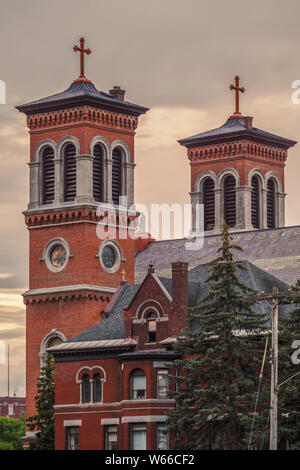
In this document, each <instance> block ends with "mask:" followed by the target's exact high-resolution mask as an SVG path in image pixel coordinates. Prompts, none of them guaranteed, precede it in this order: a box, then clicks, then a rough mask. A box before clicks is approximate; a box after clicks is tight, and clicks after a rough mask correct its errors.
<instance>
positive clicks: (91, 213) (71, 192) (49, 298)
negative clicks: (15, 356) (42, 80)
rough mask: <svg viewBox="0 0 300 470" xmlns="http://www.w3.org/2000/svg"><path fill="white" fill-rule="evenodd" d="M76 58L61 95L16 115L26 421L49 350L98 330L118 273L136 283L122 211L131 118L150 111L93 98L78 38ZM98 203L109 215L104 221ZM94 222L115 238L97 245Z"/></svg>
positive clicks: (130, 187) (103, 96) (117, 96)
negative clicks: (25, 171)
mask: <svg viewBox="0 0 300 470" xmlns="http://www.w3.org/2000/svg"><path fill="white" fill-rule="evenodd" d="M74 51H79V52H80V69H81V70H80V72H81V73H80V76H79V78H78V79H76V80H74V82H73V83H72V84H71V85H70V87H69V88H68V89H67V90H65V91H64V92H62V93H58V94H56V95H53V96H49V97H47V98H43V99H40V100H37V101H33V102H31V103H27V104H24V105H21V106H17V109H18V110H19V111H21V112H23V113H24V114H26V116H27V125H28V128H29V134H30V163H29V169H30V201H29V204H28V209H27V210H26V211H25V212H24V214H25V221H26V225H27V228H28V230H29V243H30V257H29V290H28V291H27V292H25V293H24V302H25V304H26V412H27V416H30V415H32V414H33V413H34V396H35V394H36V380H37V377H38V375H39V372H40V367H41V365H42V364H43V360H44V358H45V354H46V348H48V347H50V346H52V345H54V344H57V343H59V342H61V341H63V340H65V339H68V338H71V337H72V336H75V335H76V334H78V333H79V332H81V331H83V330H85V329H86V328H89V327H90V326H92V325H94V324H96V323H97V322H99V321H100V320H101V318H100V314H101V312H102V311H103V310H104V309H105V307H106V305H107V304H108V302H109V300H110V299H111V297H112V295H113V294H114V292H115V291H116V288H117V287H118V285H119V284H120V281H121V279H122V278H124V275H125V271H126V273H127V280H128V282H131V283H133V282H134V249H135V242H134V239H133V238H132V237H130V234H129V232H130V231H131V233H132V231H133V232H134V230H135V229H134V222H133V221H135V219H136V217H137V214H136V212H135V211H134V210H133V209H131V210H130V211H129V212H128V211H127V208H128V207H130V206H131V207H132V204H133V202H134V167H135V164H134V136H135V132H136V128H137V125H138V117H139V116H140V115H141V114H143V113H145V112H146V111H147V110H148V109H147V108H145V107H142V106H138V105H136V104H133V103H130V102H128V101H125V100H124V95H125V91H124V90H122V89H121V88H120V87H119V86H115V87H113V88H112V89H111V90H110V92H109V93H104V92H101V91H99V90H97V89H96V87H95V86H94V85H93V83H91V81H90V80H88V79H87V78H86V77H85V75H84V54H87V55H89V54H90V53H91V51H90V49H85V48H84V38H81V39H80V47H78V46H74ZM124 196H126V197H127V200H126V199H125V200H124ZM120 197H121V198H122V197H123V199H122V200H121V202H122V204H121V205H120V200H119V198H120ZM100 203H101V204H104V209H105V207H107V210H106V211H105V210H104V212H103V211H102V212H101V213H99V212H97V207H98V206H99V204H100ZM124 204H125V205H126V206H124ZM112 207H114V208H115V211H116V213H115V215H113V212H112V210H111V208H112ZM101 214H102V215H101ZM101 221H102V222H101ZM99 222H100V223H101V224H102V228H103V230H104V231H108V230H109V229H114V230H115V234H116V236H115V237H114V239H112V237H110V238H108V239H104V240H103V239H100V238H99V233H98V231H97V227H99V225H98V223H99ZM109 233H110V232H109Z"/></svg>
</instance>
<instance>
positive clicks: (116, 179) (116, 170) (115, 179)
mask: <svg viewBox="0 0 300 470" xmlns="http://www.w3.org/2000/svg"><path fill="white" fill-rule="evenodd" d="M112 159H113V164H112V200H113V203H114V204H119V196H121V191H122V154H121V151H120V149H118V148H116V149H114V150H113V154H112Z"/></svg>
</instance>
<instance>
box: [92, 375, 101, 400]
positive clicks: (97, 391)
mask: <svg viewBox="0 0 300 470" xmlns="http://www.w3.org/2000/svg"><path fill="white" fill-rule="evenodd" d="M93 400H94V401H95V402H97V403H99V402H100V401H102V382H101V378H100V375H99V374H95V375H94V377H93Z"/></svg>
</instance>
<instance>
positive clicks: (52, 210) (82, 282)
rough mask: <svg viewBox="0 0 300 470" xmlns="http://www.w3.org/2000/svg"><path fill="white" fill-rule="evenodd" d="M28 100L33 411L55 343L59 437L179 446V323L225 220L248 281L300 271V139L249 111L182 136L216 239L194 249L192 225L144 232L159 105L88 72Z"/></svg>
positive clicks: (94, 444)
mask: <svg viewBox="0 0 300 470" xmlns="http://www.w3.org/2000/svg"><path fill="white" fill-rule="evenodd" d="M17 109H18V110H19V111H21V112H23V113H24V114H25V115H26V116H27V125H28V128H29V134H30V162H29V170H30V200H29V204H28V207H27V209H26V210H25V212H24V215H25V222H26V225H27V228H28V231H29V243H30V258H29V273H30V274H29V289H28V290H27V291H26V292H25V293H24V302H25V304H26V413H27V416H30V415H32V414H33V413H34V396H35V393H36V379H37V377H38V375H39V371H40V367H41V366H42V365H43V361H44V359H45V356H46V353H47V351H51V353H52V354H53V355H54V357H55V388H56V398H55V428H56V448H57V449H65V448H68V449H74V448H80V449H105V448H107V449H113V448H118V449H142V448H143V449H144V448H147V449H156V448H167V447H168V436H167V435H166V434H165V432H164V430H165V420H166V413H167V411H168V409H169V408H170V407H172V406H174V403H173V402H172V401H171V400H170V399H169V398H167V397H166V389H167V388H168V383H167V378H166V374H167V371H168V369H170V370H172V361H173V360H174V359H175V358H176V353H175V352H174V350H173V347H172V344H173V342H174V335H176V334H179V333H180V331H181V329H182V328H183V327H184V326H185V324H186V318H187V312H186V309H185V308H184V307H183V306H193V305H196V303H197V302H198V300H199V299H201V297H202V296H203V295H204V293H205V289H207V287H206V286H205V284H204V280H205V277H206V274H207V265H206V263H208V262H209V261H211V260H212V259H213V258H214V257H215V256H216V250H217V248H218V247H219V244H220V229H221V223H222V220H223V219H225V220H226V221H227V223H228V224H229V226H230V228H231V232H232V236H233V238H234V242H235V243H238V244H240V245H241V246H242V247H243V248H244V251H243V252H242V253H241V254H238V257H239V259H241V260H243V262H245V263H246V267H247V276H248V277H247V278H246V279H245V281H246V282H247V283H248V285H249V286H251V287H254V288H255V289H260V290H264V291H265V292H270V291H271V290H272V287H273V286H277V287H279V289H280V290H281V289H283V290H286V288H287V285H288V284H291V283H292V282H295V280H296V279H297V278H298V277H299V266H300V264H299V260H300V227H287V228H285V227H284V200H285V199H284V198H285V192H284V191H285V189H284V167H285V163H286V159H287V151H288V149H289V148H290V147H291V146H293V145H295V144H296V142H295V141H292V140H289V139H285V138H283V137H280V136H276V135H274V134H271V133H269V132H265V131H263V130H261V129H258V128H256V127H253V120H252V118H249V117H244V116H243V115H242V114H240V113H239V112H238V113H235V114H234V115H232V116H230V117H229V119H227V121H226V122H225V124H224V125H222V126H221V127H219V128H217V129H214V130H212V131H208V132H204V133H201V134H198V135H196V136H193V137H189V138H186V139H182V140H180V144H181V145H183V146H184V147H186V148H187V154H188V159H189V163H190V166H191V192H190V195H191V204H192V235H197V232H198V229H199V224H198V218H199V217H198V214H199V212H198V211H199V204H204V244H203V246H202V247H201V249H187V245H186V243H187V240H186V239H180V240H162V241H155V240H153V239H152V238H151V236H150V235H149V236H148V235H147V234H146V237H145V238H143V239H141V238H140V237H138V235H136V226H137V223H138V216H139V214H138V213H137V212H136V210H135V207H134V168H135V158H134V138H135V133H136V131H137V126H138V119H139V117H140V116H141V115H143V114H144V113H146V112H147V111H148V108H146V107H143V106H140V105H136V104H133V103H131V102H129V101H125V91H124V90H122V89H121V88H120V87H119V86H117V87H116V86H115V87H113V88H112V89H111V90H110V92H109V93H105V92H102V91H99V90H98V89H97V88H96V87H95V85H94V84H93V83H91V82H90V81H89V80H88V79H87V78H86V77H85V76H84V74H81V76H80V77H79V78H78V79H76V80H74V82H73V83H72V84H71V85H70V86H69V88H68V89H67V90H65V91H64V92H62V93H58V94H56V95H52V96H49V97H47V98H43V99H39V100H36V101H33V102H30V103H27V104H25V105H21V106H18V107H17ZM99 204H101V210H99ZM99 232H101V233H102V235H103V233H105V232H109V236H108V237H107V238H105V237H103V238H101V237H100V236H99ZM111 233H112V234H113V235H111ZM283 313H284V312H282V314H283ZM33 437H34V436H33V435H32V434H30V433H28V435H27V440H30V439H32V438H33Z"/></svg>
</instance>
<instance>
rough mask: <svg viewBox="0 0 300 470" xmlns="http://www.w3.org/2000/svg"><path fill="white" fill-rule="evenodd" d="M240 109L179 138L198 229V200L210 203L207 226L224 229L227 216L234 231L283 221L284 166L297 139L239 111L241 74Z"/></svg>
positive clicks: (280, 224)
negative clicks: (188, 169) (216, 125)
mask: <svg viewBox="0 0 300 470" xmlns="http://www.w3.org/2000/svg"><path fill="white" fill-rule="evenodd" d="M230 89H231V90H234V91H235V104H236V107H235V112H234V113H233V115H231V116H230V117H229V118H228V119H227V121H226V122H225V124H223V125H222V126H221V127H219V128H217V129H213V130H210V131H207V132H202V133H201V134H197V135H194V136H192V137H188V138H185V139H182V140H179V143H180V144H181V145H183V146H184V147H186V149H187V155H188V159H189V161H190V166H191V192H190V196H191V204H192V231H193V232H196V231H197V226H198V227H199V224H198V222H197V215H199V211H198V214H197V209H196V205H197V204H204V230H205V231H206V232H208V233H219V232H220V231H221V228H222V223H223V220H225V221H226V222H227V224H228V225H229V226H230V228H231V230H233V231H240V230H254V229H267V228H275V227H283V226H284V224H285V192H284V167H285V162H286V159H287V150H288V149H289V147H292V146H293V145H295V144H296V143H297V142H295V141H292V140H288V139H285V138H283V137H279V136H277V135H274V134H271V133H269V132H266V131H263V130H261V129H258V128H256V127H254V126H253V118H252V117H245V116H243V115H242V114H241V113H240V111H239V93H244V91H245V89H244V88H243V87H240V85H239V77H238V76H236V77H235V85H230Z"/></svg>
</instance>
